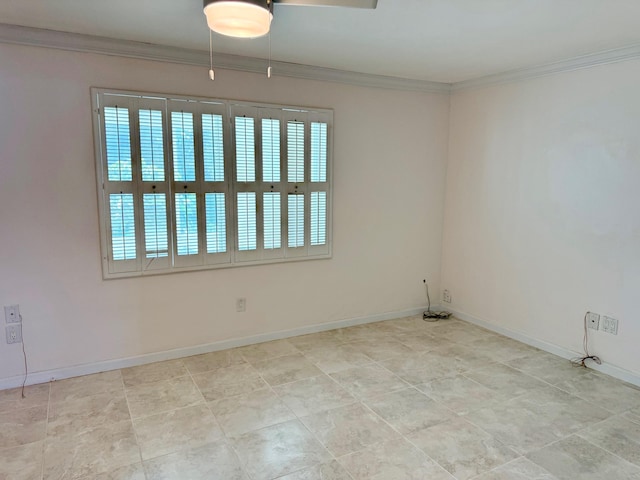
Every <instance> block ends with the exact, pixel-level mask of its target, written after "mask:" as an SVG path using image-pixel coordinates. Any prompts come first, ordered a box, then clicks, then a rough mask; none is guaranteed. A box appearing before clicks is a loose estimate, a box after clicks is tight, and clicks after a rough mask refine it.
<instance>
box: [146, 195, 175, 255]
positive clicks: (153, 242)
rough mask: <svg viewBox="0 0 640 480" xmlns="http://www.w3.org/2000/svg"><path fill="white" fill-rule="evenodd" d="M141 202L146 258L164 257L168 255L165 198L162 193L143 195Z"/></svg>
mask: <svg viewBox="0 0 640 480" xmlns="http://www.w3.org/2000/svg"><path fill="white" fill-rule="evenodd" d="M142 202H143V209H144V239H145V240H144V243H145V250H146V257H147V258H160V257H166V256H168V255H169V245H168V240H167V239H168V236H167V196H166V195H165V194H164V193H145V194H144V195H143V196H142Z"/></svg>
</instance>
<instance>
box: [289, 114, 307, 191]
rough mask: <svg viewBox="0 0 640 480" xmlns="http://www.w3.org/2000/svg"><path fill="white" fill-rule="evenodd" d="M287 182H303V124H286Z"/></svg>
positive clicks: (293, 122)
mask: <svg viewBox="0 0 640 480" xmlns="http://www.w3.org/2000/svg"><path fill="white" fill-rule="evenodd" d="M287 180H288V181H289V182H290V183H301V182H304V123H303V122H298V121H288V122H287Z"/></svg>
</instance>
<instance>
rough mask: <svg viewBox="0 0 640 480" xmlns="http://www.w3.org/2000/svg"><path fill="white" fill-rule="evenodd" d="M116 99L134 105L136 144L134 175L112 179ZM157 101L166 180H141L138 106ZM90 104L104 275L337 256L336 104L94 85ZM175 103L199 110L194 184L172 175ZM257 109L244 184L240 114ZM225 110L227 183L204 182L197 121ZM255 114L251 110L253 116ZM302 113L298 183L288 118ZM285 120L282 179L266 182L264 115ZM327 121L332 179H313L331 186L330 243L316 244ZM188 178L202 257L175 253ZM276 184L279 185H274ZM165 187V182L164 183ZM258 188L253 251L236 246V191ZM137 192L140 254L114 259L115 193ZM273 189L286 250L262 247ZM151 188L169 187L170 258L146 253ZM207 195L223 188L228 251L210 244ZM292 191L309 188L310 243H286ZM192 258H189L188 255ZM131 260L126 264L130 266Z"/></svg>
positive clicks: (158, 190) (328, 195)
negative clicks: (321, 139) (319, 154)
mask: <svg viewBox="0 0 640 480" xmlns="http://www.w3.org/2000/svg"><path fill="white" fill-rule="evenodd" d="M114 102H116V103H117V104H118V105H122V106H123V107H126V108H128V109H129V114H128V115H129V141H130V148H131V169H132V176H133V178H132V180H131V181H120V182H115V181H109V180H108V177H107V172H108V170H107V167H108V166H107V158H106V136H105V131H104V130H105V128H104V125H105V124H104V108H105V107H110V106H112V105H113V104H114ZM152 103H156V104H157V105H159V106H161V108H160V110H161V111H162V128H163V131H162V133H163V140H162V144H163V149H164V150H163V162H164V181H157V182H156V181H153V183H154V184H155V186H154V187H153V189H151V182H150V181H143V180H142V172H141V170H142V165H141V152H140V150H141V148H140V143H139V139H140V132H139V129H140V124H139V112H140V110H150V109H152V107H150V106H149V105H151V104H152ZM91 106H92V120H93V136H94V138H93V142H94V153H95V163H94V165H95V168H96V187H97V197H98V220H99V227H100V255H101V260H102V277H103V279H105V280H107V279H115V278H129V277H139V276H148V275H161V274H170V273H179V272H187V271H200V270H211V269H219V268H236V267H244V266H255V265H265V264H267V265H268V264H275V263H288V262H298V261H306V260H322V259H330V258H332V256H333V188H332V187H333V110H332V109H325V108H314V107H301V106H291V105H282V104H270V103H261V102H251V101H240V100H230V99H217V98H210V97H201V96H186V95H172V94H160V93H151V92H138V91H129V90H119V89H108V88H96V87H94V88H91ZM172 106H182V107H183V108H182V109H181V110H182V111H183V112H185V113H186V112H189V113H193V119H194V155H195V162H196V165H195V168H196V181H195V182H183V181H181V182H178V181H176V180H175V177H174V158H173V139H172V124H171V113H172V112H175V111H177V110H176V109H175V108H172ZM154 109H157V108H156V107H154ZM236 112H238V113H240V112H243V113H244V114H246V113H247V112H254V113H253V115H252V118H254V119H255V120H254V148H255V182H249V183H246V184H243V182H238V181H237V177H236V158H235V155H236V143H235V142H236V139H235V125H234V122H235V116H236V115H234V113H236ZM211 113H213V114H221V115H222V132H223V134H222V137H223V145H224V150H223V152H224V154H223V158H224V181H223V182H212V181H209V182H208V181H205V180H204V162H203V158H204V156H203V153H202V129H201V128H198V125H199V124H200V122H201V121H202V114H211ZM247 116H249V115H247ZM300 117H304V144H305V145H304V148H305V153H304V182H299V183H298V184H293V183H289V182H288V178H287V173H288V172H287V159H288V158H287V146H288V144H287V141H288V138H287V121H288V119H290V118H300ZM266 118H271V119H277V120H279V125H280V132H279V134H280V145H279V148H280V172H279V173H280V181H279V182H265V181H263V176H262V170H263V146H262V138H263V137H262V123H263V119H266ZM317 122H320V123H325V124H326V130H327V133H326V142H327V146H326V157H327V158H326V182H314V183H316V184H317V185H318V187H317V188H319V190H318V191H320V192H326V231H325V235H326V243H325V244H323V245H311V244H310V242H311V238H310V237H311V212H310V209H311V192H312V191H316V190H313V189H312V186H313V183H312V182H311V162H312V160H311V155H312V152H311V125H312V123H317ZM184 183H187V184H188V188H187V190H188V191H189V192H192V191H193V190H192V187H193V188H194V189H195V193H196V198H197V205H198V209H197V214H198V245H199V250H198V254H197V255H195V256H193V257H197V258H184V257H185V256H182V257H183V258H179V257H180V256H178V255H177V235H176V229H175V225H176V208H175V201H176V200H175V194H176V193H179V189H178V185H177V184H180V185H183V184H184ZM271 183H277V185H274V186H273V187H272V186H271ZM158 185H160V188H158ZM243 191H245V192H255V195H256V235H257V240H256V241H257V248H256V250H251V251H240V250H239V248H238V233H237V232H238V215H237V206H236V202H237V194H238V193H239V192H243ZM118 192H120V193H131V194H133V200H134V202H133V203H134V212H135V213H134V223H135V241H136V244H135V245H136V258H135V259H132V260H113V259H112V258H111V257H112V249H111V241H112V236H111V217H110V210H109V206H110V204H109V202H110V196H109V195H110V194H112V193H118ZM267 192H278V193H280V242H281V244H280V248H279V249H265V248H264V222H263V214H264V209H263V205H262V204H263V195H264V193H267ZM148 193H164V194H165V205H166V216H167V227H166V228H167V237H168V238H167V248H168V255H167V256H166V257H157V258H151V259H150V260H149V259H148V258H147V251H146V244H145V230H144V206H143V201H144V200H143V198H144V197H143V195H144V194H148ZM206 193H224V194H225V228H226V252H222V253H208V252H207V246H206V238H207V231H206V218H205V216H206V208H205V194H206ZM293 193H304V195H305V196H304V203H305V205H304V224H305V226H304V238H305V242H304V246H303V247H296V248H293V247H289V246H288V206H287V205H288V199H289V195H290V194H293ZM187 257H189V256H187ZM125 263H126V265H125Z"/></svg>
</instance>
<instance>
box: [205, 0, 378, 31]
mask: <svg viewBox="0 0 640 480" xmlns="http://www.w3.org/2000/svg"><path fill="white" fill-rule="evenodd" d="M203 3H204V14H205V15H206V17H207V24H208V25H209V28H210V29H211V30H213V31H214V32H217V33H219V34H221V35H227V36H230V37H238V38H257V37H261V36H263V35H266V34H267V33H269V29H270V27H271V20H272V19H273V4H274V3H276V4H278V5H301V6H318V7H350V8H368V9H374V8H376V6H377V4H378V0H204V2H203Z"/></svg>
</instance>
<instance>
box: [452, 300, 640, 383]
mask: <svg viewBox="0 0 640 480" xmlns="http://www.w3.org/2000/svg"><path fill="white" fill-rule="evenodd" d="M448 310H449V311H450V312H451V313H453V314H454V315H455V316H456V317H457V318H459V319H461V320H464V321H466V322H469V323H473V324H474V325H478V326H479V327H483V328H486V329H487V330H491V331H492V332H496V333H499V334H500V335H504V336H505V337H509V338H513V339H514V340H517V341H519V342H522V343H526V344H527V345H531V346H532V347H536V348H539V349H540V350H544V351H545V352H549V353H552V354H554V355H557V356H559V357H562V358H566V359H567V360H571V359H572V358H576V357H581V356H582V353H580V352H574V351H572V350H569V349H567V348H564V347H561V346H559V345H555V344H553V343H548V342H545V341H543V340H538V339H537V338H534V337H530V336H529V335H527V334H526V333H522V332H517V331H515V330H509V329H508V328H504V327H500V326H498V325H494V324H493V323H491V322H489V321H487V320H483V319H480V318H478V317H475V316H473V315H470V314H468V313H465V312H462V311H460V310H457V309H455V308H449V309H448ZM589 368H591V369H593V370H596V371H598V372H601V373H604V374H607V375H610V376H612V377H614V378H617V379H619V380H622V381H623V382H627V383H630V384H632V385H635V386H638V387H640V375H638V374H636V373H634V372H630V371H629V370H625V369H624V368H621V367H618V366H617V365H612V364H610V363H606V362H602V365H597V364H595V363H593V362H592V363H591V364H589Z"/></svg>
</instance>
